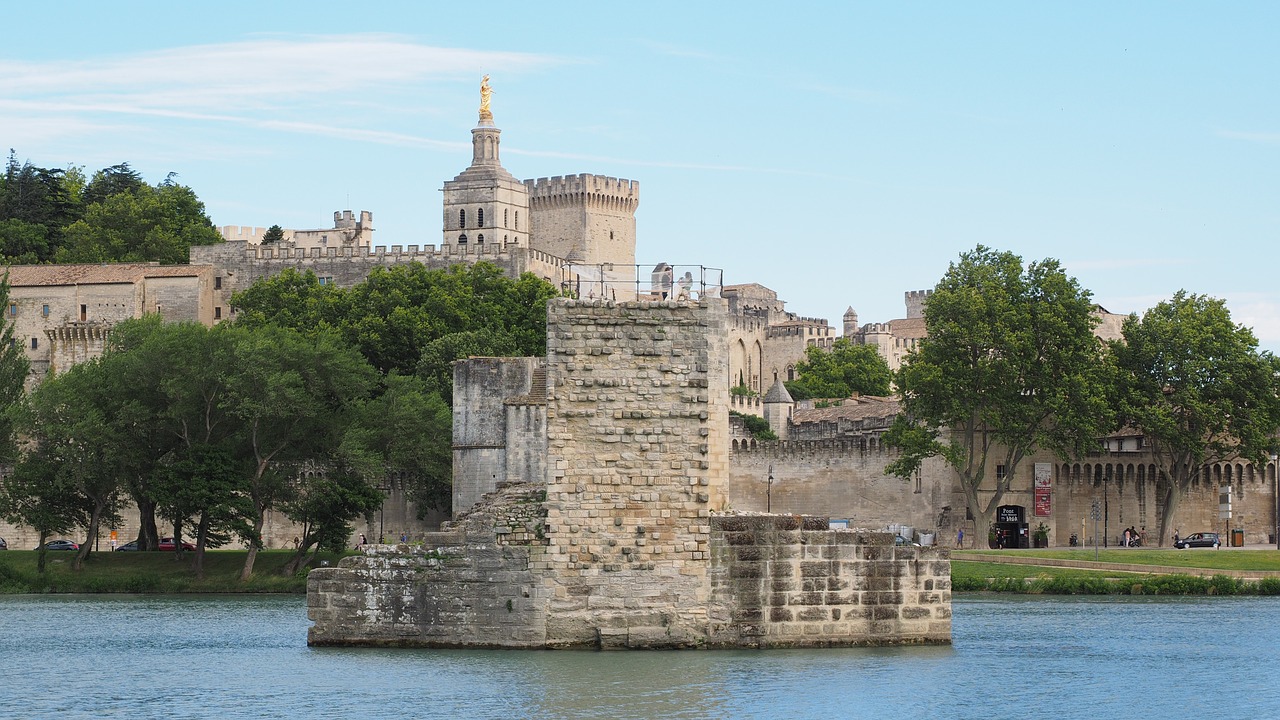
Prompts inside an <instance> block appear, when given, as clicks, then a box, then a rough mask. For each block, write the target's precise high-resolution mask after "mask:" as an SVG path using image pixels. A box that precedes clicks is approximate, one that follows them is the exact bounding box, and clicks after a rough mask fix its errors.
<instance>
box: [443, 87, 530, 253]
mask: <svg viewBox="0 0 1280 720" xmlns="http://www.w3.org/2000/svg"><path fill="white" fill-rule="evenodd" d="M492 94H493V91H492V90H491V89H490V88H489V76H488V75H485V76H484V80H483V81H481V83H480V119H479V121H478V123H477V124H476V127H475V129H473V130H472V131H471V166H470V167H468V168H467V169H466V170H463V171H462V172H461V173H460V174H459V175H458V176H457V177H455V178H454V179H453V180H448V181H446V182H445V184H444V222H443V225H442V226H441V227H442V228H443V231H444V240H443V245H446V246H448V245H453V246H458V247H463V248H465V247H466V246H468V245H472V246H474V245H483V244H497V245H499V246H501V245H505V244H516V245H522V246H526V247H527V246H528V244H529V231H530V229H531V218H530V217H529V193H528V191H527V190H525V186H524V183H522V182H520V181H519V180H517V179H516V178H515V176H514V175H512V174H511V173H509V172H507V170H506V168H504V167H502V162H501V160H500V158H499V156H498V148H499V144H500V141H501V137H500V136H501V135H502V131H501V130H499V129H498V128H497V127H495V126H494V124H493V113H492V112H491V111H490V109H489V100H490V97H491V96H492Z"/></svg>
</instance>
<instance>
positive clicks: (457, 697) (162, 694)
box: [0, 596, 1280, 720]
mask: <svg viewBox="0 0 1280 720" xmlns="http://www.w3.org/2000/svg"><path fill="white" fill-rule="evenodd" d="M1277 611H1280V599H1275V598H1198V599H1197V598H1188V599H1182V598H1172V599H1151V598H1140V599H1131V598H1101V599H1099V598H1049V597H1036V598H1026V597H980V598H974V597H966V598H961V599H957V600H956V603H955V617H954V627H953V632H954V641H955V645H954V646H953V647H906V648H871V649H839V650H774V651H763V652H756V651H736V652H692V651H685V652H658V651H654V652H611V653H597V652H550V651H532V652H527V651H447V650H377V649H338V648H322V649H320V648H318V649H310V648H307V647H306V630H307V626H308V622H307V620H306V612H305V600H304V599H303V598H300V597H116V596H73V597H68V596H52V597H43V596H42V597H33V596H7V597H0V669H2V670H0V675H2V677H0V716H2V717H61V718H90V717H92V718H102V717H117V716H132V717H159V716H171V717H217V718H258V717H279V718H284V717H287V718H295V719H297V720H301V718H304V717H359V716H376V717H384V718H385V717H390V718H415V719H416V718H435V717H440V718H445V717H447V718H525V717H538V718H827V717H851V718H863V717H865V718H876V719H877V720H885V719H891V718H913V719H914V718H979V717H981V718H1023V717H1027V716H1028V715H1032V716H1043V717H1054V718H1096V717H1099V716H1108V715H1109V716H1113V717H1114V716H1129V715H1132V714H1133V713H1134V706H1135V703H1140V704H1141V714H1142V715H1143V716H1148V717H1150V716H1165V717H1192V716H1196V715H1197V714H1198V715H1200V716H1203V717H1242V718H1243V717H1260V716H1277V715H1280V691H1278V690H1277V688H1276V686H1275V684H1274V683H1273V681H1272V678H1271V675H1270V673H1269V672H1267V668H1270V667H1274V666H1275V664H1276V662H1277V660H1280V642H1277V641H1278V640H1280V631H1277V630H1276V627H1275V622H1274V617H1275V616H1276V614H1277ZM1192 661H1194V664H1195V670H1190V669H1189V667H1190V665H1191V663H1192Z"/></svg>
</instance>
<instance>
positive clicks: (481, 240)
mask: <svg viewBox="0 0 1280 720" xmlns="http://www.w3.org/2000/svg"><path fill="white" fill-rule="evenodd" d="M476 242H477V243H482V242H484V233H480V234H479V235H477V236H476Z"/></svg>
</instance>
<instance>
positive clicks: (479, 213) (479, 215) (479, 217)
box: [476, 208, 484, 227]
mask: <svg viewBox="0 0 1280 720" xmlns="http://www.w3.org/2000/svg"><path fill="white" fill-rule="evenodd" d="M476 227H484V208H480V209H478V210H476Z"/></svg>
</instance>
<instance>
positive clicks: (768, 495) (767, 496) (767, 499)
mask: <svg viewBox="0 0 1280 720" xmlns="http://www.w3.org/2000/svg"><path fill="white" fill-rule="evenodd" d="M764 511H765V512H767V513H771V512H773V463H769V479H768V480H766V481H765V486H764Z"/></svg>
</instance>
